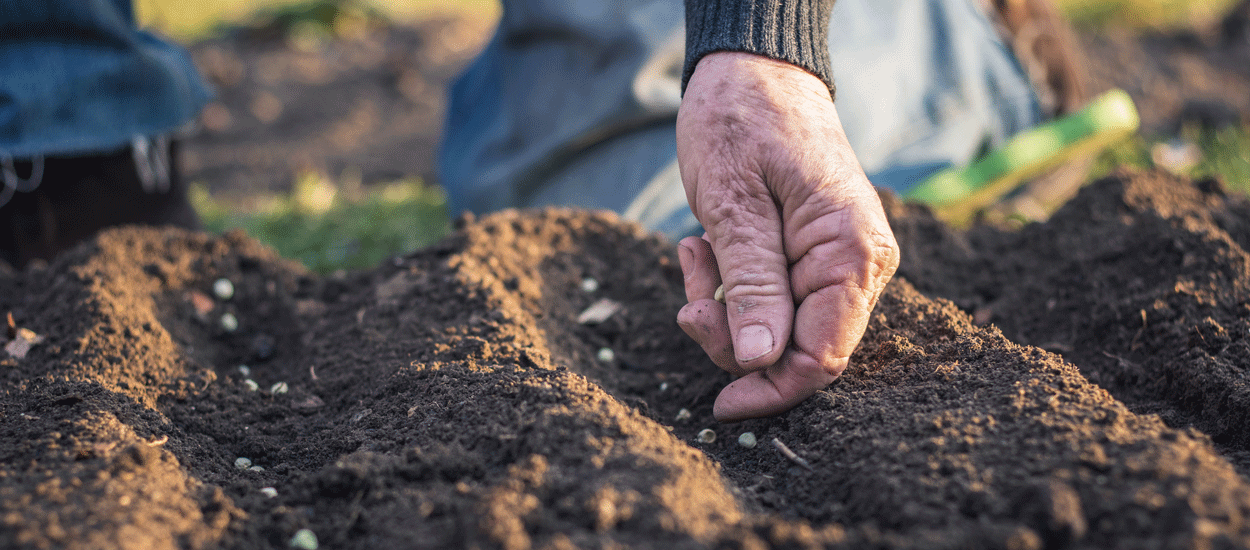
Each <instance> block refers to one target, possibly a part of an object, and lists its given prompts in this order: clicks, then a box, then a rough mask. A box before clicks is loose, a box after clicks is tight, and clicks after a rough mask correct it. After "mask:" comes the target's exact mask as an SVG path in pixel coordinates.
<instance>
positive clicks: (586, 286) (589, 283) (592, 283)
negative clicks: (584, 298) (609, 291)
mask: <svg viewBox="0 0 1250 550" xmlns="http://www.w3.org/2000/svg"><path fill="white" fill-rule="evenodd" d="M597 290H599V281H596V280H595V278H594V277H586V278H585V279H582V292H585V293H587V294H590V293H592V292H595V291H597Z"/></svg>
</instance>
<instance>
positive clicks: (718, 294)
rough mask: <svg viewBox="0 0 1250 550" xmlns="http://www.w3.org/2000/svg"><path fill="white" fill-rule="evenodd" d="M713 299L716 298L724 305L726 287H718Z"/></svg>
mask: <svg viewBox="0 0 1250 550" xmlns="http://www.w3.org/2000/svg"><path fill="white" fill-rule="evenodd" d="M712 297H713V298H715V299H716V301H717V302H720V303H722V304H723V303H725V285H720V286H718V287H716V294H713V295H712Z"/></svg>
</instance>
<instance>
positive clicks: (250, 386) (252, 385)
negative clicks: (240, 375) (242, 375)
mask: <svg viewBox="0 0 1250 550" xmlns="http://www.w3.org/2000/svg"><path fill="white" fill-rule="evenodd" d="M243 385H244V386H245V387H247V391H257V390H259V389H260V384H257V383H256V381H255V380H252V379H250V378H249V379H247V380H244V381H243Z"/></svg>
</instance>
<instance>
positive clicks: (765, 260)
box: [704, 192, 794, 371]
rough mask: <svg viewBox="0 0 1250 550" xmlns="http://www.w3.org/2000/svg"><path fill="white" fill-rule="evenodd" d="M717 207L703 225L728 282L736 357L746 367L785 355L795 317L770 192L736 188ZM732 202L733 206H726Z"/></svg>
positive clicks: (727, 298) (727, 301)
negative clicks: (730, 195) (743, 191)
mask: <svg viewBox="0 0 1250 550" xmlns="http://www.w3.org/2000/svg"><path fill="white" fill-rule="evenodd" d="M728 201H730V202H728V203H721V206H720V207H718V208H715V209H713V212H712V213H711V215H709V216H705V217H706V218H708V220H707V222H708V223H706V224H705V225H704V228H705V229H706V230H707V234H708V236H707V238H708V241H709V242H710V243H711V244H712V251H713V253H714V254H715V255H716V260H717V262H718V264H719V266H720V272H721V280H722V282H723V283H724V285H725V306H726V307H725V309H726V313H727V316H728V321H729V334H730V335H731V336H732V338H733V347H734V357H735V359H737V361H738V365H739V366H740V367H742V369H743V370H746V371H755V370H760V369H762V368H764V367H767V366H769V365H772V364H774V363H776V362H777V361H778V360H780V359H781V354H782V352H783V351H785V348H786V345H787V343H788V342H789V341H790V330H791V328H792V326H793V323H794V299H793V297H792V296H791V293H790V277H789V264H788V262H787V261H786V256H785V253H784V248H783V241H782V234H781V218H780V213H779V212H778V211H777V207H776V205H775V204H774V203H773V202H772V200H771V198H770V197H769V194H768V193H767V192H764V193H750V194H738V195H736V196H733V197H731V198H729V199H728ZM728 204H732V206H726V205H728Z"/></svg>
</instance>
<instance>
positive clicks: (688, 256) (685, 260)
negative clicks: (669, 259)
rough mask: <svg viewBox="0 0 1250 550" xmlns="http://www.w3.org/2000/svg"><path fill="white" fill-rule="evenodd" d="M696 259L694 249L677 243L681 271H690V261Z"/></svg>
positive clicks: (683, 273)
mask: <svg viewBox="0 0 1250 550" xmlns="http://www.w3.org/2000/svg"><path fill="white" fill-rule="evenodd" d="M692 259H694V251H693V250H690V247H688V246H686V245H684V244H678V245H677V261H678V262H679V263H680V264H681V273H682V275H685V274H687V273H690V261H691V260H692Z"/></svg>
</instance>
